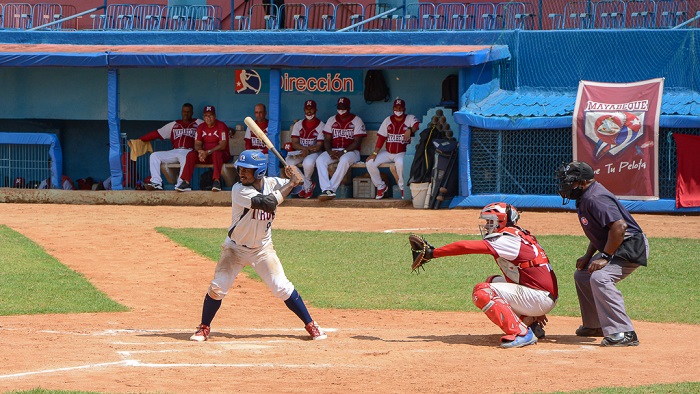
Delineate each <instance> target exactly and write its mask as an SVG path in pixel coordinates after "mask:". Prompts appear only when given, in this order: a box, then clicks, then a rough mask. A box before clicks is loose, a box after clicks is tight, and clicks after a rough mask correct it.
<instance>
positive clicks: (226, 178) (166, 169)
mask: <svg viewBox="0 0 700 394" xmlns="http://www.w3.org/2000/svg"><path fill="white" fill-rule="evenodd" d="M244 134H245V133H243V132H240V131H238V132H236V135H235V136H234V137H233V138H231V139H230V140H229V149H230V151H231V152H234V153H235V154H234V153H232V156H233V160H232V161H231V162H230V163H224V165H223V168H222V169H221V178H222V181H223V182H224V184H225V185H226V186H228V187H231V186H233V185H234V184H235V183H236V182H238V173H237V172H236V167H235V165H234V162H235V161H236V159H237V158H238V154H239V153H240V152H243V151H244V150H245V142H244V141H243V135H244ZM291 134H292V133H291V130H283V131H282V133H281V135H280V141H281V143H280V146H281V145H284V143H285V142H289V141H291V140H292V138H291ZM376 143H377V130H367V136H366V137H365V138H363V139H362V145H361V147H360V158H361V159H360V161H358V162H357V163H355V164H353V165H352V166H350V169H349V170H348V172H347V174H345V177H344V178H343V181H342V184H343V185H349V186H351V185H352V170H365V171H366V170H367V165H366V164H365V160H367V157H368V156H369V155H371V154H372V152H373V151H374V146H375V144H376ZM270 154H272V153H270ZM194 167H195V168H213V165H212V164H196V165H195V166H194ZM298 167H299V168H301V163H300V164H299V165H298ZM379 168H388V169H389V171H390V172H391V174H392V175H393V177H394V180H395V181H396V182H397V183H398V179H399V176H398V174H397V172H396V165H395V164H394V163H384V164H382V165H380V166H379ZM335 169H336V165H335V164H331V165H330V166H328V172H329V174H330V175H331V176H332V175H333V173H334V172H335ZM160 170H161V172H162V173H163V176H164V178H165V179H166V180H167V181H168V183H171V184H173V185H175V184H177V178H178V175H179V174H180V164H179V163H170V164H166V163H162V164H161V165H160Z"/></svg>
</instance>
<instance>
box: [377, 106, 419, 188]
mask: <svg viewBox="0 0 700 394" xmlns="http://www.w3.org/2000/svg"><path fill="white" fill-rule="evenodd" d="M393 111H394V114H393V115H391V116H388V117H387V118H386V119H384V121H383V122H382V124H381V126H379V130H377V143H376V144H375V146H374V152H372V154H371V155H369V157H368V158H367V160H366V164H367V172H368V173H369V176H370V178H372V183H374V186H375V187H376V188H377V196H376V199H377V200H381V199H382V198H384V194H385V193H386V191H387V189H388V186H387V185H386V183H384V181H383V180H382V177H381V175H380V173H379V166H380V165H382V164H384V163H395V164H396V175H398V177H399V179H397V180H396V182H397V183H398V184H399V189H401V197H402V198H403V185H404V181H403V157H404V155H405V154H406V147H407V146H408V144H410V143H411V137H413V134H414V133H415V132H416V130H418V127H419V125H420V122H419V121H418V118H416V117H415V116H414V115H410V114H408V115H407V114H406V102H405V101H403V100H401V99H400V98H397V99H396V100H394V106H393ZM385 142H386V150H381V149H382V146H384V143H385Z"/></svg>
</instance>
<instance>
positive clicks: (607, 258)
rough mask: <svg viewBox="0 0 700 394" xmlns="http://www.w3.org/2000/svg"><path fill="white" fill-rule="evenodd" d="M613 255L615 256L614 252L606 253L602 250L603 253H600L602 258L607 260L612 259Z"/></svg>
mask: <svg viewBox="0 0 700 394" xmlns="http://www.w3.org/2000/svg"><path fill="white" fill-rule="evenodd" d="M613 257H615V255H614V254H607V253H605V252H602V253H601V254H600V258H601V259H605V260H607V261H608V262H610V260H612V259H613Z"/></svg>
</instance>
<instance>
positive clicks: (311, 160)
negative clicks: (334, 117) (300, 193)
mask: <svg viewBox="0 0 700 394" xmlns="http://www.w3.org/2000/svg"><path fill="white" fill-rule="evenodd" d="M313 120H316V121H318V125H315V127H312V126H314V124H313V123H311V122H310V121H309V120H307V119H302V120H300V121H298V122H296V123H294V126H292V138H299V144H301V145H302V146H304V147H306V148H308V147H310V146H314V145H316V144H317V143H318V141H321V142H323V127H324V126H325V125H326V124H325V123H323V122H322V121H320V120H318V119H316V118H314V119H313ZM314 123H315V122H314ZM320 154H321V152H316V153H309V154H308V155H306V157H302V156H301V155H294V156H287V158H286V160H287V164H289V165H290V166H295V165H297V164H299V163H302V164H301V166H302V167H303V168H304V190H307V191H308V190H309V188H310V187H311V176H312V175H313V174H314V168H315V167H316V159H317V158H318V156H319V155H320Z"/></svg>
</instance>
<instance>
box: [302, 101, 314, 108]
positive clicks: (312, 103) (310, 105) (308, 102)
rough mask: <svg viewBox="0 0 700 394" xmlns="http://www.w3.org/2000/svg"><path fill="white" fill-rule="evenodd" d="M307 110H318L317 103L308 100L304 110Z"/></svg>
mask: <svg viewBox="0 0 700 394" xmlns="http://www.w3.org/2000/svg"><path fill="white" fill-rule="evenodd" d="M307 108H311V109H316V102H315V101H313V100H306V101H305V102H304V109H307Z"/></svg>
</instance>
